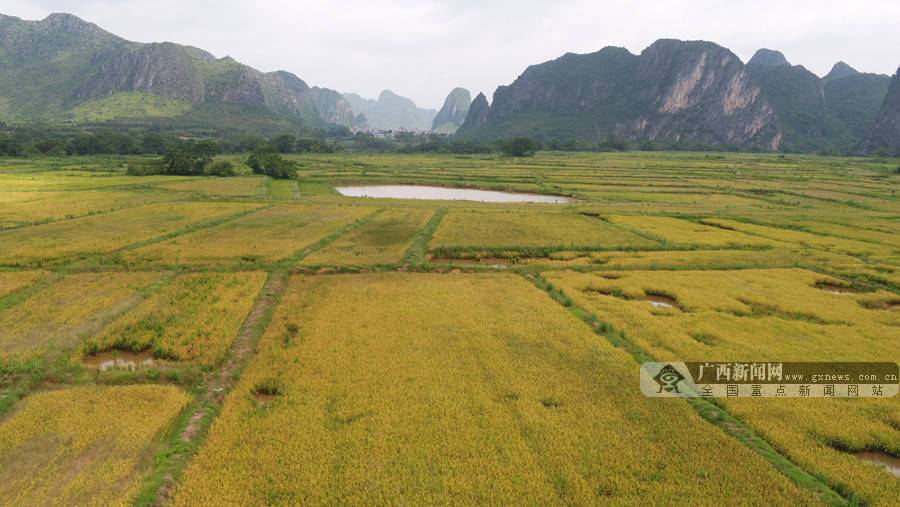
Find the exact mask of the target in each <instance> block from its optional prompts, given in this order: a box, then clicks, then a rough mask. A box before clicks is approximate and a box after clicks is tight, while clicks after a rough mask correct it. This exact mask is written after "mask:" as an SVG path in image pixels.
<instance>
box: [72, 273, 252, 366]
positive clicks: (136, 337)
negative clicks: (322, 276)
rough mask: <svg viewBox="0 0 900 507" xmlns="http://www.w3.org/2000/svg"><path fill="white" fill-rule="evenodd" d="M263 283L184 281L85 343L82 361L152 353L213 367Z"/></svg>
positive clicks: (210, 278)
mask: <svg viewBox="0 0 900 507" xmlns="http://www.w3.org/2000/svg"><path fill="white" fill-rule="evenodd" d="M265 279H266V274H265V273H264V272H260V271H246V272H240V273H192V274H186V275H181V276H179V277H177V278H175V279H174V280H172V281H171V282H169V283H168V284H166V285H165V286H164V287H163V288H161V289H160V290H159V291H158V292H156V293H155V294H153V295H151V296H150V297H149V298H148V299H147V300H146V301H144V302H143V303H141V304H140V306H138V307H137V308H135V309H134V310H132V311H130V312H128V313H126V314H125V315H123V316H122V317H120V318H118V319H116V320H115V321H114V322H112V323H111V324H110V325H109V326H107V327H106V329H104V330H103V332H101V333H100V334H98V335H96V336H94V337H91V338H89V339H87V340H85V341H84V343H83V345H82V347H81V354H80V356H83V355H85V354H90V353H97V352H103V351H107V350H112V349H116V350H130V351H134V352H140V351H144V350H150V351H151V352H152V353H153V356H154V357H156V358H160V359H167V360H172V361H184V362H193V363H199V364H201V365H204V366H214V365H216V364H218V363H219V362H221V361H222V359H223V358H224V356H225V353H226V352H227V351H228V346H229V345H230V344H231V342H232V341H233V340H234V337H235V336H237V334H238V332H239V330H240V327H241V324H242V323H243V321H244V318H245V317H246V316H247V314H248V313H249V312H250V307H251V306H252V304H253V300H254V298H256V295H257V294H259V290H260V289H261V288H262V285H263V282H264V281H265Z"/></svg>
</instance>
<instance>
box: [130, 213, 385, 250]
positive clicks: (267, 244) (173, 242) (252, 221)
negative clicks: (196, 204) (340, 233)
mask: <svg viewBox="0 0 900 507" xmlns="http://www.w3.org/2000/svg"><path fill="white" fill-rule="evenodd" d="M375 211H377V210H376V209H375V208H366V207H356V206H328V207H322V206H278V207H273V208H268V209H264V210H261V211H258V212H256V213H252V214H250V215H247V216H244V217H241V218H239V219H237V220H233V221H229V222H227V223H224V224H222V225H219V226H217V227H211V228H208V229H203V230H199V231H197V232H193V233H190V234H184V235H180V236H177V237H174V238H172V239H170V240H168V241H163V242H160V243H156V244H153V245H149V246H146V247H143V248H138V249H135V250H133V251H130V252H127V253H126V254H124V255H123V256H122V259H123V260H124V261H126V262H128V263H134V264H146V263H153V264H215V263H240V262H276V261H280V260H283V259H285V258H287V257H290V256H291V255H294V254H296V253H298V252H301V251H302V250H303V249H305V248H306V247H309V246H310V245H312V244H313V243H315V242H316V240H318V239H320V238H321V237H323V236H325V235H327V234H328V233H330V232H333V231H335V230H337V229H340V228H341V227H343V226H346V225H348V224H350V223H352V222H353V221H355V220H359V219H362V218H364V217H365V216H367V215H371V214H372V213H374V212H375Z"/></svg>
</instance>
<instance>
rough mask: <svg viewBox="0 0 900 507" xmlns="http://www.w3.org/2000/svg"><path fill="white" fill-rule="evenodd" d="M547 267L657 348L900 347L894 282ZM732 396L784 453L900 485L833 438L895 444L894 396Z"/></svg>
mask: <svg viewBox="0 0 900 507" xmlns="http://www.w3.org/2000/svg"><path fill="white" fill-rule="evenodd" d="M545 276H546V277H547V279H548V280H549V281H550V282H551V283H554V284H556V285H558V286H559V287H561V288H562V289H563V290H564V291H565V292H566V294H568V295H570V296H571V297H572V298H573V299H574V300H575V301H576V302H577V303H579V304H580V305H581V306H583V307H584V308H587V309H589V310H591V311H593V312H594V313H595V314H596V315H597V316H598V317H599V318H600V319H601V320H603V321H605V322H609V323H612V324H613V325H614V326H615V327H616V328H618V329H620V330H623V331H624V332H625V333H626V334H627V336H628V337H629V339H631V340H632V341H634V342H635V343H637V344H638V345H640V346H641V347H642V348H643V349H644V350H646V351H648V352H649V353H650V354H651V355H653V356H654V357H656V358H658V359H660V360H676V358H682V359H683V360H689V361H707V360H710V361H716V360H719V361H747V360H760V361H766V360H772V361H774V360H781V361H828V360H831V359H832V358H834V357H841V358H842V359H843V360H847V361H879V360H884V359H888V358H895V357H896V356H897V352H896V351H897V349H898V347H900V333H898V332H897V330H898V328H900V312H894V311H886V310H885V308H886V307H887V303H888V302H891V301H900V299H898V297H897V295H896V294H893V293H890V292H887V291H875V292H872V293H867V294H832V293H831V292H829V291H827V290H823V289H820V288H817V287H816V284H817V283H818V282H822V281H826V282H832V283H839V282H837V281H835V280H833V279H831V278H829V277H823V276H822V275H819V274H816V273H812V272H808V271H804V270H797V269H790V270H741V271H713V272H702V273H700V272H692V271H676V272H672V271H652V272H647V271H621V272H614V271H610V272H602V273H599V272H598V273H590V274H588V273H585V274H581V273H566V272H561V273H548V274H546V275H545ZM648 294H651V295H652V294H656V295H666V296H668V297H669V298H671V299H672V300H674V301H675V302H676V306H675V307H674V308H658V307H654V306H652V305H651V304H650V303H649V302H648V300H647V299H646V297H647V295H648ZM679 360H680V359H679ZM801 401H805V403H801ZM732 406H734V407H736V408H735V411H734V413H735V414H741V415H740V417H741V419H742V420H744V421H745V422H747V423H748V424H749V425H750V426H751V427H752V428H754V429H756V430H758V431H759V432H760V434H762V435H765V436H766V437H767V438H769V439H770V441H771V442H772V443H774V444H776V446H777V447H779V448H781V449H783V450H784V451H785V452H786V454H787V455H788V457H790V458H792V459H795V460H796V461H797V462H798V463H800V464H801V465H802V466H805V467H810V468H815V469H818V470H820V471H822V472H824V473H825V474H827V475H828V476H829V477H838V476H839V477H842V479H841V480H842V481H843V482H845V483H847V484H849V485H850V486H851V487H853V488H854V490H856V491H861V492H862V491H865V492H866V493H860V496H862V497H863V498H864V499H865V500H866V501H868V502H872V503H878V499H886V498H897V497H900V483H898V481H897V480H895V479H892V478H891V477H889V476H886V474H884V473H880V471H878V470H875V469H873V468H872V467H871V466H869V465H867V464H865V463H863V462H860V461H859V460H858V459H856V458H854V457H852V456H848V455H847V454H846V453H844V452H840V451H838V450H836V449H833V448H832V445H835V444H839V445H842V446H843V447H845V448H851V449H867V448H884V449H885V450H887V451H890V452H892V453H897V452H898V451H900V431H898V430H897V423H898V422H900V398H896V397H895V398H889V399H882V400H872V401H865V402H859V400H846V401H842V400H819V402H817V403H810V402H809V401H808V400H799V401H785V400H729V401H728V402H727V403H726V407H728V408H731V407H732ZM776 414H777V415H776Z"/></svg>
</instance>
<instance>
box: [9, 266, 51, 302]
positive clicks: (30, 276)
mask: <svg viewBox="0 0 900 507" xmlns="http://www.w3.org/2000/svg"><path fill="white" fill-rule="evenodd" d="M46 274H47V273H46V272H44V271H0V298H2V297H3V296H5V295H6V294H8V293H10V292H13V291H15V290H18V289H21V288H22V287H25V286H27V285H30V284H32V283H34V282H36V281H37V280H38V279H40V278H41V277H43V276H45V275H46Z"/></svg>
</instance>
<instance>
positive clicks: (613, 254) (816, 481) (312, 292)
mask: <svg viewBox="0 0 900 507" xmlns="http://www.w3.org/2000/svg"><path fill="white" fill-rule="evenodd" d="M291 157H293V158H295V161H296V162H297V164H298V166H299V167H300V169H299V179H297V180H290V181H288V180H280V181H276V180H272V179H269V178H267V177H262V176H251V175H245V176H239V177H230V178H219V177H177V176H149V177H139V176H129V175H127V174H126V173H125V170H126V168H127V167H128V166H130V165H131V164H135V163H143V162H144V161H143V160H140V159H137V158H135V157H121V159H119V158H116V157H98V158H96V159H91V158H88V157H82V158H71V159H49V158H48V159H41V158H35V159H3V160H0V504H2V505H35V504H38V505H39V504H67V505H122V504H131V505H141V506H146V505H262V504H266V505H297V504H426V503H427V504H435V503H441V504H448V503H450V504H473V503H478V504H500V503H503V504H628V505H634V504H649V505H656V504H676V503H681V504H691V505H693V504H711V503H714V502H715V503H718V502H723V503H728V502H730V503H733V504H740V505H745V504H754V505H761V504H776V505H783V504H800V505H891V506H893V505H896V503H897V502H896V499H897V498H900V480H898V478H897V476H896V475H894V474H892V473H891V472H890V471H889V470H888V469H887V468H886V467H883V466H880V465H877V464H874V463H871V462H868V461H865V460H864V459H862V458H861V456H862V455H861V454H860V453H862V452H872V453H881V454H882V455H883V456H887V459H889V458H890V457H893V458H900V398H898V397H893V398H881V399H878V398H865V399H735V398H722V399H717V400H715V403H713V402H712V401H708V400H700V401H690V402H686V401H685V400H679V399H657V398H646V397H644V396H643V395H642V394H641V391H640V388H639V385H638V378H639V367H640V364H641V363H642V362H644V361H647V360H650V359H652V360H656V361H701V362H705V361H773V362H777V361H888V362H900V353H898V350H900V332H898V330H900V234H898V232H900V216H898V215H897V210H898V209H900V208H898V203H900V197H898V196H897V195H896V188H897V186H898V184H900V175H898V173H897V172H896V171H897V167H898V166H900V160H895V159H878V158H868V159H865V158H828V157H810V156H799V155H788V154H784V155H778V154H737V153H728V154H717V153H638V152H635V153H609V154H607V153H564V152H541V153H538V154H537V155H536V156H535V157H530V158H512V157H501V156H497V155H453V156H451V155H398V154H384V153H349V152H341V153H333V154H304V155H298V156H291ZM379 183H403V184H421V185H437V186H448V187H465V188H479V189H490V190H498V191H507V192H516V191H524V192H533V193H539V194H547V195H559V196H566V197H568V198H570V199H572V201H571V202H568V203H565V204H556V205H550V204H527V203H482V202H470V201H445V202H440V203H435V202H434V201H430V202H429V201H413V200H402V201H401V200H394V199H373V198H352V197H344V196H341V195H340V194H338V193H337V191H336V190H335V186H339V185H358V184H379ZM109 358H113V359H114V360H112V361H108V359H109ZM123 358H124V359H123ZM145 358H151V359H152V361H145ZM107 363H108V365H107V366H103V365H104V364H107Z"/></svg>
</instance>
